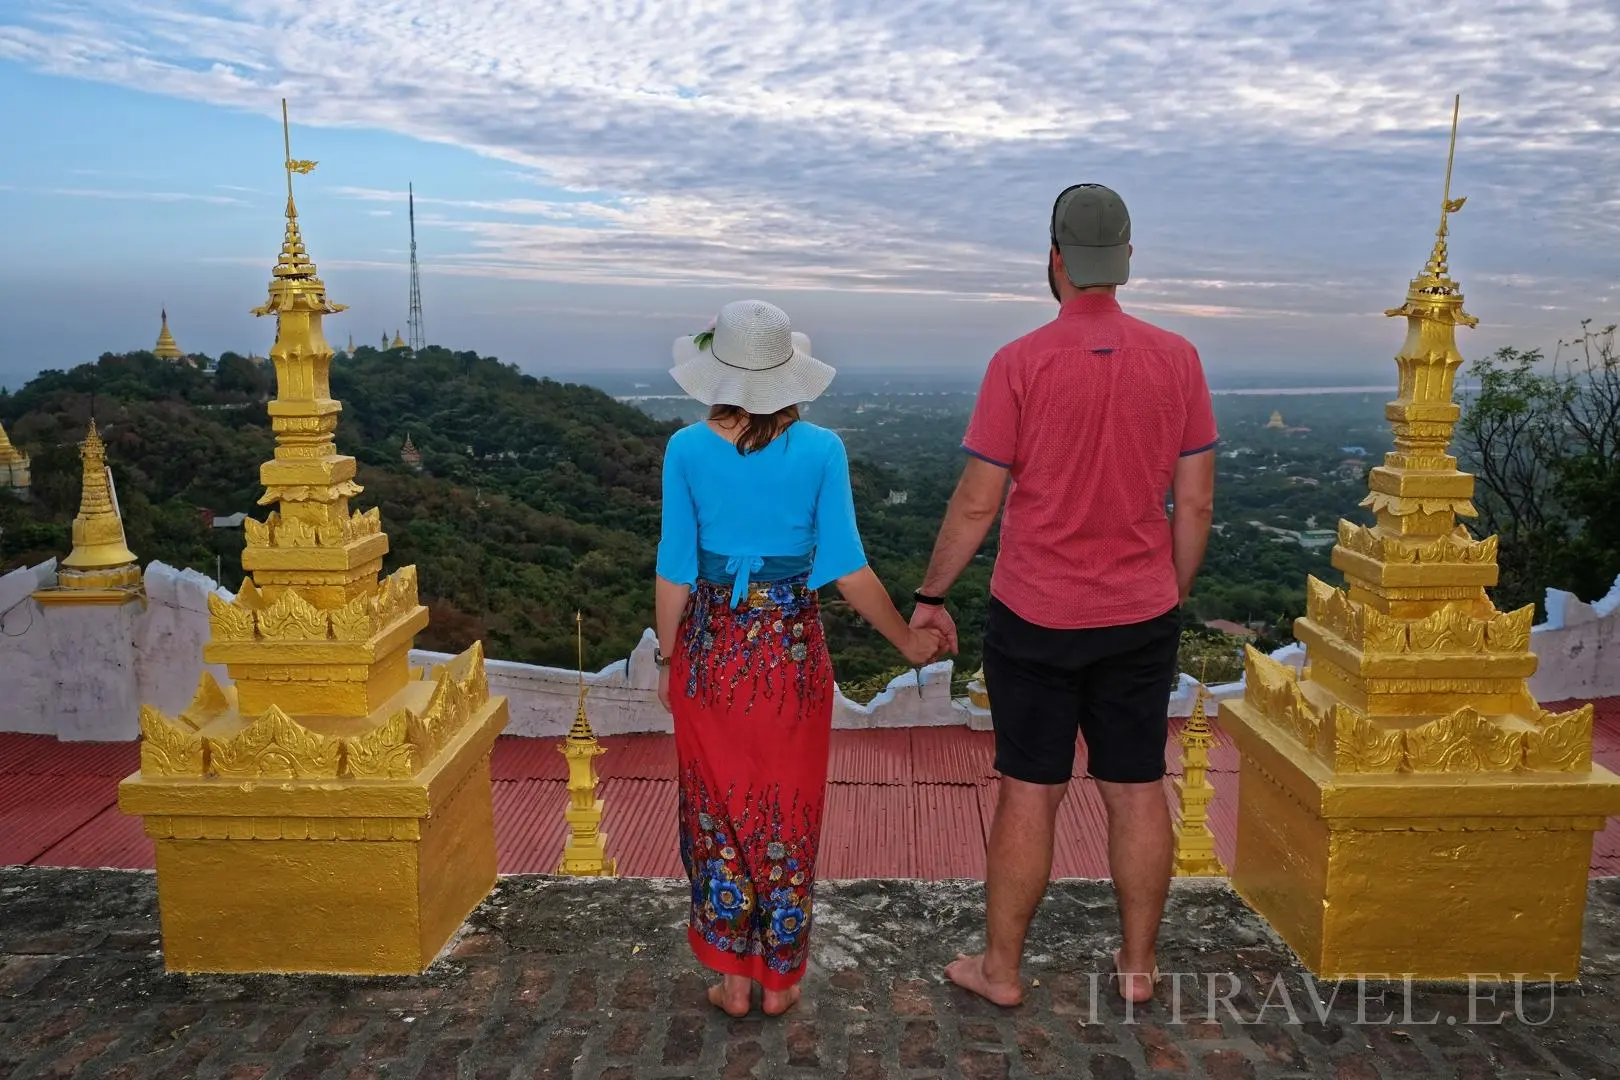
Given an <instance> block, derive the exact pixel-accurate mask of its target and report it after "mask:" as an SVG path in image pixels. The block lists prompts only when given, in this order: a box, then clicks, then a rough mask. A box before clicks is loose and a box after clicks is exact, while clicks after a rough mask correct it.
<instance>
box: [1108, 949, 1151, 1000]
mask: <svg viewBox="0 0 1620 1080" xmlns="http://www.w3.org/2000/svg"><path fill="white" fill-rule="evenodd" d="M1119 953H1120V950H1118V949H1115V950H1114V977H1115V978H1116V979H1118V980H1119V996H1120V997H1122V998H1124V999H1125V1000H1126V1001H1129V1002H1130V1003H1131V1004H1133V1005H1140V1004H1142V1003H1143V1002H1144V1001H1151V1000H1153V991H1154V988H1155V987H1157V986H1158V985H1159V965H1157V964H1154V965H1153V974H1151V975H1147V974H1144V973H1142V972H1139V971H1123V970H1121V968H1120V966H1119Z"/></svg>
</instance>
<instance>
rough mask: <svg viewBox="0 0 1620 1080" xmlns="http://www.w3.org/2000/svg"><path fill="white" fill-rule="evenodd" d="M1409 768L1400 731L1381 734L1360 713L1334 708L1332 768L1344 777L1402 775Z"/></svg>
mask: <svg viewBox="0 0 1620 1080" xmlns="http://www.w3.org/2000/svg"><path fill="white" fill-rule="evenodd" d="M1405 764H1406V740H1405V739H1404V738H1402V734H1401V732H1399V731H1380V730H1379V729H1378V728H1376V727H1375V726H1373V723H1372V721H1370V720H1368V719H1367V717H1366V716H1365V715H1364V714H1363V713H1361V712H1360V711H1359V710H1356V709H1352V708H1350V707H1349V706H1348V705H1343V704H1336V705H1334V706H1333V767H1334V768H1336V769H1338V770H1339V771H1340V772H1345V773H1392V772H1399V771H1400V770H1401V769H1402V767H1403V766H1404V765H1405Z"/></svg>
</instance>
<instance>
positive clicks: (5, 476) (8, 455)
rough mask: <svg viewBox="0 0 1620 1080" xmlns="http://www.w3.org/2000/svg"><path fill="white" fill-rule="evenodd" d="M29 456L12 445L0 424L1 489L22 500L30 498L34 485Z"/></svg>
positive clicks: (4, 428)
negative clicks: (29, 494)
mask: <svg viewBox="0 0 1620 1080" xmlns="http://www.w3.org/2000/svg"><path fill="white" fill-rule="evenodd" d="M29 466H30V461H29V458H28V455H27V454H25V453H23V452H22V451H21V450H19V449H17V448H16V447H15V446H13V445H11V439H10V438H9V437H7V435H6V427H5V425H4V424H0V488H5V489H6V490H7V491H10V492H11V493H12V494H13V495H15V496H17V497H18V498H20V499H26V498H28V493H29V491H30V489H31V485H32V483H33V477H32V474H31V473H30V472H29Z"/></svg>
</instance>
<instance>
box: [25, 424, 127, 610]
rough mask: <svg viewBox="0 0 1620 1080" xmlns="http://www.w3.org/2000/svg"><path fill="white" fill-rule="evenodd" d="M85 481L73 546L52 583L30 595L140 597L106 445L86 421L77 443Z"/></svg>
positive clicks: (49, 598) (49, 599) (43, 598)
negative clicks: (108, 467)
mask: <svg viewBox="0 0 1620 1080" xmlns="http://www.w3.org/2000/svg"><path fill="white" fill-rule="evenodd" d="M79 458H80V461H81V462H82V463H83V468H84V483H83V487H82V488H81V490H80V492H79V512H78V514H77V515H75V516H74V518H73V550H72V551H71V552H70V553H69V554H68V556H67V558H65V559H63V560H62V567H61V569H60V570H59V571H58V572H57V575H56V582H57V583H56V587H55V588H52V589H41V590H40V591H39V592H37V593H35V594H34V596H35V598H36V599H38V600H39V601H40V602H42V603H74V604H85V603H108V604H121V603H125V602H127V601H130V600H135V599H139V597H140V595H141V592H142V584H141V568H140V567H139V566H138V565H137V564H136V560H135V553H134V552H132V551H130V550H129V545H128V544H127V543H126V542H125V541H124V521H123V518H122V517H120V516H119V513H118V503H117V500H116V499H115V498H114V496H113V489H112V480H111V478H110V477H109V475H108V472H107V448H106V446H105V445H103V443H102V441H101V433H100V432H99V431H97V430H96V422H95V421H94V420H92V421H90V430H89V431H88V432H87V433H86V434H85V437H84V442H82V443H80V444H79Z"/></svg>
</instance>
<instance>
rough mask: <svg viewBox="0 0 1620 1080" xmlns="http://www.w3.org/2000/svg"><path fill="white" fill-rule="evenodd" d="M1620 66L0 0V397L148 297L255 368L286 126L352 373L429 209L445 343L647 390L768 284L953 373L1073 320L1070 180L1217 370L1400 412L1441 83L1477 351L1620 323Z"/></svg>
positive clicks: (1293, 28)
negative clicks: (1387, 384)
mask: <svg viewBox="0 0 1620 1080" xmlns="http://www.w3.org/2000/svg"><path fill="white" fill-rule="evenodd" d="M1617 72H1620V6H1617V4H1616V3H1615V2H1614V0H1432V2H1429V3H1424V4H1410V3H1397V2H1394V0H1337V2H1322V3H1306V2H1303V0H1276V2H1269V0H1208V2H1200V3H1196V4H1194V3H1186V2H1169V0H1139V2H1136V3H1120V2H1117V0H1107V2H1103V0H1094V2H1091V3H1078V2H1073V0H1042V2H1026V0H883V2H882V3H873V2H870V0H798V2H794V0H771V2H768V3H766V2H745V0H699V2H680V0H546V2H543V3H540V2H533V3H531V2H528V0H477V2H469V0H319V2H311V3H287V2H283V0H210V2H192V3H185V2H181V0H130V2H126V0H7V3H5V4H4V5H3V6H0V100H4V101H5V102H6V104H7V107H6V108H5V109H3V110H0V147H3V148H4V151H5V152H4V153H3V154H0V235H3V236H4V237H5V239H6V247H5V250H6V254H5V256H4V257H3V258H0V382H7V381H9V382H11V383H12V384H13V385H14V384H15V383H16V382H17V381H18V378H17V377H18V376H19V374H20V375H24V376H25V375H27V374H29V373H31V372H32V371H33V370H35V369H37V368H39V367H42V366H62V365H66V364H70V363H76V362H80V361H83V360H86V359H89V358H92V357H93V356H95V355H96V354H98V353H99V352H101V351H103V350H107V349H129V348H138V347H149V346H150V345H151V342H152V340H153V338H154V337H155V334H156V328H157V312H158V308H159V307H160V306H161V305H167V308H168V310H169V315H170V322H171V325H172V326H173V328H174V331H175V334H176V336H177V337H178V338H179V340H180V344H181V345H182V347H185V348H188V349H194V350H200V351H204V352H208V353H217V352H219V351H221V350H223V349H227V348H234V349H238V350H246V349H250V348H252V349H257V350H258V351H260V352H263V351H264V349H265V348H266V347H267V345H268V343H269V339H270V335H271V331H272V328H271V327H270V326H269V325H267V324H266V323H265V322H263V321H256V320H254V319H253V318H252V317H251V316H250V315H248V314H247V309H248V308H250V307H251V306H253V305H254V304H257V303H260V302H262V298H263V295H264V288H265V284H266V282H267V280H268V271H269V268H270V265H271V263H272V261H273V258H274V254H275V250H276V247H277V243H278V240H279V237H280V233H281V225H280V220H279V215H280V212H281V208H282V196H281V185H282V174H281V171H280V161H281V139H280V130H279V99H280V98H281V97H283V96H285V97H287V98H288V99H290V103H291V109H292V116H293V121H294V123H293V153H294V156H295V157H305V158H315V159H318V160H319V161H320V166H319V168H317V169H316V171H315V172H314V173H313V174H311V175H310V176H308V177H305V178H300V180H299V187H300V195H299V205H300V209H301V212H302V215H303V218H304V220H305V227H306V237H307V239H308V240H309V243H310V247H311V251H312V253H313V255H314V257H315V258H316V260H317V261H318V263H319V264H320V267H321V270H322V272H323V276H324V277H325V278H326V280H327V283H328V285H329V287H330V289H331V293H332V295H333V296H334V297H335V298H336V299H338V300H340V301H347V302H349V303H350V305H351V309H350V311H349V312H348V313H346V314H345V315H344V316H342V317H340V318H338V319H335V320H333V324H332V325H333V331H332V337H333V338H334V340H335V341H339V342H341V341H342V340H344V338H345V336H346V335H347V334H349V333H351V332H352V333H353V335H354V336H355V338H356V339H357V340H359V341H374V340H376V339H377V338H378V337H379V336H380V335H381V334H382V333H384V332H387V333H389V334H392V332H393V331H394V330H395V329H396V327H397V328H401V329H402V328H403V324H404V322H405V309H406V298H407V277H406V271H405V258H406V246H407V234H406V226H405V217H404V209H405V204H404V192H405V187H406V184H407V183H414V184H415V187H416V191H417V193H418V198H417V208H416V209H417V233H418V242H419V248H420V256H421V260H422V264H423V296H424V301H425V307H426V314H427V317H426V325H427V332H428V337H429V339H430V340H432V341H434V342H437V343H442V344H445V345H449V346H452V347H456V348H475V349H478V350H479V351H481V352H485V353H494V354H496V355H499V356H500V357H501V358H502V359H505V360H510V361H515V362H517V363H519V364H521V365H523V366H524V367H525V368H528V369H530V370H534V371H547V372H579V371H583V370H590V369H610V368H619V369H625V368H651V369H656V368H657V367H658V366H659V365H662V364H663V363H665V361H667V359H668V347H669V340H670V339H671V338H672V337H673V336H674V335H675V334H677V333H681V332H683V331H684V332H690V331H692V330H695V329H697V328H698V327H700V326H701V325H703V324H704V323H705V322H706V321H707V320H708V318H709V317H710V316H711V315H712V313H713V311H714V310H715V308H716V307H718V305H719V304H720V303H723V302H724V301H725V300H728V299H737V298H741V297H744V296H749V295H758V296H763V297H765V298H768V299H772V300H775V301H776V302H778V303H780V304H782V305H783V306H784V307H786V308H787V309H788V311H789V312H790V314H792V315H793V317H794V320H795V324H796V326H797V327H799V328H802V329H804V330H806V331H807V332H808V333H810V335H811V337H812V339H813V341H814V343H815V345H816V349H817V352H818V353H821V354H822V355H823V356H824V357H825V358H826V359H827V360H829V361H831V362H833V363H835V364H841V365H845V366H858V367H863V368H871V369H874V370H875V369H884V368H897V369H910V370H926V369H940V370H948V371H954V372H964V373H965V372H969V371H973V370H977V369H979V368H982V365H983V363H984V361H985V359H986V358H987V356H988V354H989V353H990V352H991V351H992V350H993V349H994V348H995V347H996V346H997V345H998V344H999V343H1001V342H1002V341H1003V340H1005V339H1006V338H1008V337H1010V336H1012V335H1015V334H1017V333H1020V332H1022V331H1024V330H1026V329H1028V328H1030V327H1032V326H1034V325H1037V324H1038V323H1039V322H1041V321H1044V320H1045V319H1047V318H1049V317H1050V315H1051V313H1052V309H1053V305H1052V303H1051V300H1050V298H1049V297H1047V296H1046V295H1045V289H1046V286H1045V278H1044V265H1043V264H1044V258H1045V254H1044V251H1045V245H1046V237H1045V230H1046V215H1047V213H1048V211H1049V208H1050V205H1051V201H1052V198H1053V196H1054V195H1055V194H1056V193H1057V191H1058V190H1059V189H1061V188H1062V187H1064V186H1065V185H1067V184H1070V183H1074V182H1077V181H1087V180H1091V181H1100V182H1104V183H1107V184H1110V185H1111V186H1113V187H1115V188H1116V189H1117V190H1119V191H1120V192H1121V194H1123V195H1124V197H1125V199H1126V200H1127V202H1128V203H1129V204H1130V206H1131V209H1132V214H1133V218H1134V220H1135V241H1136V258H1135V266H1134V275H1135V277H1134V280H1133V281H1132V283H1131V285H1130V286H1128V288H1127V289H1126V290H1124V291H1123V292H1122V300H1123V301H1124V302H1125V303H1126V305H1127V307H1128V308H1129V309H1130V310H1133V311H1135V312H1137V313H1139V314H1141V315H1143V316H1144V317H1147V318H1151V319H1154V320H1156V321H1159V322H1162V323H1164V324H1166V325H1169V326H1171V327H1172V328H1174V329H1176V330H1178V331H1181V332H1182V333H1185V334H1187V335H1188V336H1189V337H1191V338H1192V339H1193V340H1194V342H1195V343H1197V344H1198V345H1199V347H1200V349H1201V351H1202V352H1203V354H1204V356H1205V361H1206V364H1207V365H1208V367H1209V368H1210V371H1211V375H1212V378H1215V379H1217V380H1220V379H1222V378H1225V377H1234V378H1235V377H1240V376H1243V375H1253V374H1256V373H1258V374H1261V375H1266V374H1271V373H1274V374H1276V375H1277V377H1278V378H1279V380H1283V381H1286V380H1287V379H1288V378H1290V377H1292V376H1293V375H1295V374H1297V373H1302V372H1303V373H1307V374H1309V375H1310V376H1311V377H1312V378H1328V379H1330V380H1331V379H1339V378H1340V377H1342V378H1343V379H1345V380H1350V381H1364V379H1365V377H1369V376H1370V377H1372V378H1374V379H1380V378H1381V377H1383V376H1384V375H1385V374H1386V373H1387V372H1388V371H1389V366H1390V365H1389V357H1390V356H1391V355H1392V354H1393V352H1394V351H1395V349H1396V348H1397V347H1398V345H1399V341H1400V338H1401V329H1400V327H1399V326H1397V325H1395V324H1394V323H1393V321H1391V320H1387V319H1384V318H1383V317H1382V315H1381V313H1382V311H1383V310H1384V309H1385V308H1387V307H1391V306H1394V305H1396V304H1398V303H1399V302H1400V299H1401V296H1402V294H1403V293H1404V291H1405V288H1406V283H1407V280H1408V279H1409V278H1410V277H1411V276H1412V275H1413V273H1415V272H1416V271H1417V270H1418V269H1419V267H1420V266H1421V265H1422V262H1423V259H1424V257H1425V256H1426V254H1427V252H1428V249H1429V246H1430V243H1431V242H1432V237H1433V231H1434V226H1435V223H1436V219H1437V212H1438V204H1439V201H1440V189H1441V183H1442V179H1443V174H1444V167H1445V145H1446V138H1447V134H1448V129H1449V124H1450V118H1451V95H1452V94H1453V93H1454V92H1460V93H1461V94H1462V100H1463V120H1462V128H1461V134H1460V137H1459V149H1458V160H1457V166H1456V172H1455V177H1454V181H1453V191H1454V194H1462V195H1467V196H1468V197H1469V202H1468V206H1467V209H1466V210H1465V211H1464V212H1463V213H1462V214H1461V215H1459V216H1458V217H1457V219H1456V220H1455V223H1454V228H1453V237H1452V253H1453V261H1452V265H1453V269H1454V272H1455V274H1456V276H1457V277H1458V278H1459V280H1460V281H1461V282H1462V284H1463V286H1464V289H1465V291H1466V293H1467V295H1468V299H1469V304H1468V306H1469V308H1470V309H1471V310H1472V311H1473V312H1474V313H1475V314H1477V315H1479V316H1480V317H1481V320H1482V322H1481V326H1480V328H1479V329H1478V330H1476V331H1472V332H1468V333H1467V334H1466V336H1465V340H1464V349H1465V352H1466V353H1468V354H1469V355H1478V354H1480V353H1482V352H1484V351H1487V350H1489V349H1492V348H1495V347H1496V346H1498V345H1501V344H1505V343H1517V344H1522V345H1551V344H1552V343H1553V342H1554V341H1555V340H1556V339H1557V338H1558V337H1559V336H1560V335H1567V334H1569V333H1570V332H1571V331H1573V330H1575V329H1576V328H1577V325H1578V322H1579V320H1580V319H1582V318H1585V317H1593V318H1596V319H1598V320H1601V321H1613V320H1614V319H1615V318H1616V317H1617V316H1620V313H1617V312H1616V310H1615V309H1616V303H1615V300H1616V295H1617V294H1616V293H1615V292H1613V291H1611V290H1613V289H1614V288H1615V282H1616V279H1617V277H1620V80H1617V78H1616V73H1617ZM8 377H9V378H8Z"/></svg>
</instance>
